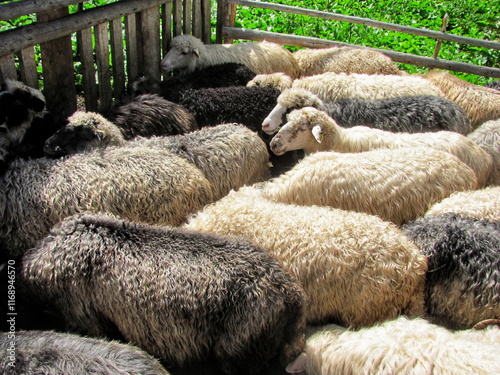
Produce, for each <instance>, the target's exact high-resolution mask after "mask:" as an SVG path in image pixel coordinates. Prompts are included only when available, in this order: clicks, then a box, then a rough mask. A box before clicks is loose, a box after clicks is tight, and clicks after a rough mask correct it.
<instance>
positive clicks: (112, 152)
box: [0, 147, 214, 256]
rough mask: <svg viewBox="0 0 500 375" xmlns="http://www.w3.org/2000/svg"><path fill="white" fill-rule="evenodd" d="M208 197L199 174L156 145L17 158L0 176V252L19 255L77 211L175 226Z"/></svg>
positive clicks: (209, 191) (207, 188) (210, 195)
mask: <svg viewBox="0 0 500 375" xmlns="http://www.w3.org/2000/svg"><path fill="white" fill-rule="evenodd" d="M213 198H214V195H213V192H212V186H211V185H210V182H209V181H208V180H207V179H206V178H205V176H204V175H203V173H202V171H200V170H199V169H198V168H196V167H195V166H194V165H193V164H191V163H189V162H187V161H186V160H184V159H183V158H181V157H179V156H177V155H174V154H172V153H171V152H169V151H167V150H162V149H159V148H154V149H153V148H147V147H133V148H132V147H108V148H106V149H104V150H95V151H93V152H89V153H84V154H76V155H73V156H71V157H67V158H62V159H54V160H53V159H46V158H40V159H35V160H29V161H26V160H19V161H16V162H15V163H13V164H12V165H11V168H10V169H9V170H8V171H7V173H6V174H5V175H3V176H2V177H1V178H0V251H1V253H2V255H10V256H19V255H22V254H23V253H24V252H25V251H26V249H28V248H30V247H32V246H33V245H34V244H35V243H36V241H37V240H39V239H40V238H42V237H43V236H45V235H46V234H47V233H48V232H49V230H50V228H51V227H52V226H53V225H54V224H55V223H57V222H58V221H60V220H61V219H63V218H65V217H67V216H70V215H72V214H75V213H77V212H83V211H91V212H109V213H113V214H115V215H119V216H121V217H123V218H126V219H129V220H132V221H143V222H147V223H152V224H165V225H180V224H181V223H182V222H183V221H184V220H185V217H186V215H187V214H188V213H191V212H194V211H197V210H199V209H200V208H201V207H203V206H204V205H205V204H206V203H209V202H211V201H212V200H213Z"/></svg>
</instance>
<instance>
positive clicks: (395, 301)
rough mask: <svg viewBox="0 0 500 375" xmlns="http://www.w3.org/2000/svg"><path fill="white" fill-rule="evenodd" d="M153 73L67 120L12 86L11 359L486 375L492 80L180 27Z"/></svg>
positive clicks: (496, 286) (0, 158) (5, 193)
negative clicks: (226, 41)
mask: <svg viewBox="0 0 500 375" xmlns="http://www.w3.org/2000/svg"><path fill="white" fill-rule="evenodd" d="M161 68H162V69H163V70H164V71H166V72H170V71H174V72H175V73H176V74H174V76H173V77H170V78H167V79H165V80H163V81H162V82H155V81H152V80H151V79H148V78H147V77H146V78H142V79H140V80H138V81H137V82H134V83H133V85H131V88H130V95H129V96H128V97H127V98H125V99H123V100H122V101H121V102H120V103H116V106H115V107H114V108H113V109H112V110H110V111H109V112H107V113H102V114H98V113H92V112H84V111H77V112H76V113H74V114H73V115H72V116H70V117H68V118H59V116H57V114H52V113H49V112H48V111H47V110H46V109H45V101H44V98H43V95H42V94H41V93H40V92H39V91H37V90H34V89H32V88H29V87H27V86H25V85H24V84H22V83H20V82H16V81H7V82H5V83H4V85H3V87H2V91H1V92H0V122H2V124H1V125H0V169H1V170H0V173H1V175H0V254H1V257H0V260H1V261H2V262H3V268H2V269H0V271H1V277H2V280H5V282H7V279H8V276H7V270H8V269H10V267H9V266H11V265H13V264H15V269H16V278H15V283H16V286H17V289H16V293H17V295H16V303H17V309H18V310H19V318H18V326H17V327H16V329H17V331H16V332H15V335H13V332H11V329H9V328H7V329H4V331H5V332H3V333H0V357H2V358H5V359H6V360H5V361H3V363H1V364H0V368H1V370H2V371H3V372H2V373H5V374H17V373H26V374H31V373H42V372H43V373H46V374H66V373H72V374H84V373H98V374H122V373H123V374H132V373H134V374H151V375H153V374H169V373H171V374H183V373H185V374H193V373H204V374H207V373H223V374H271V373H272V374H284V373H296V374H298V373H305V374H322V375H325V374H416V375H420V374H454V373H475V374H493V373H500V360H499V358H498V354H497V352H498V347H499V344H500V330H499V326H500V91H499V90H497V87H495V86H494V85H495V84H492V85H491V87H483V86H478V85H473V84H470V83H467V82H465V81H462V80H461V79H459V78H457V77H455V76H453V75H451V74H450V73H447V72H444V71H436V70H431V71H429V72H428V73H425V74H421V75H409V74H407V73H404V72H403V71H401V70H399V69H398V68H397V66H396V65H395V64H394V63H393V62H392V61H391V59H390V58H388V57H387V56H385V55H383V54H381V53H378V52H373V51H371V50H368V49H363V48H350V47H342V48H327V49H318V50H315V49H302V50H299V51H297V52H295V53H291V52H289V51H288V50H286V49H285V48H283V47H282V46H279V45H277V44H274V43H269V42H260V43H255V42H246V43H239V44H235V45H204V44H203V43H202V42H201V41H200V40H198V39H196V38H194V37H192V36H189V35H182V36H178V37H175V38H174V39H173V40H172V42H171V46H170V50H169V52H168V53H167V55H166V56H165V57H164V59H163V60H162V63H161ZM9 275H10V273H9ZM9 280H10V278H9ZM2 282H4V281H2ZM23 314H24V315H23ZM13 336H15V341H14V344H12V341H13V338H12V337H13ZM2 366H3V367H2Z"/></svg>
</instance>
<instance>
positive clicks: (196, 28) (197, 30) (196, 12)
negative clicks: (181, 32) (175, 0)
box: [192, 0, 203, 39]
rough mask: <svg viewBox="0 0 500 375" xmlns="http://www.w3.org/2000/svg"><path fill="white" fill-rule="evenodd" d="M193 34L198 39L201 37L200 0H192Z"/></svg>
mask: <svg viewBox="0 0 500 375" xmlns="http://www.w3.org/2000/svg"><path fill="white" fill-rule="evenodd" d="M192 23H193V35H194V36H195V37H197V38H199V39H202V38H203V29H202V18H201V0H193V21H192Z"/></svg>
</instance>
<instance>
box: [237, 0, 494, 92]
mask: <svg viewBox="0 0 500 375" xmlns="http://www.w3.org/2000/svg"><path fill="white" fill-rule="evenodd" d="M267 2H270V3H278V4H286V5H291V6H297V7H302V8H308V9H314V10H321V11H327V12H333V13H340V14H343V15H349V16H356V17H364V18H370V19H372V20H376V21H383V22H390V23H395V24H398V25H404V26H411V27H417V28H421V29H428V30H434V31H440V30H441V26H442V23H443V17H444V15H445V14H446V13H448V15H449V21H448V24H447V28H446V32H447V33H450V34H456V35H460V36H466V37H471V38H476V39H485V40H495V41H498V40H500V18H499V17H498V15H499V14H500V3H499V2H497V1H464V0H452V1H426V0H423V1H415V0H395V1H387V0H381V1H380V0H365V1H362V2H360V1H357V0H347V1H329V0H318V1H313V0H304V1H295V0H290V1H286V0H285V1H279V0H278V1H275V0H268V1H267ZM236 26H237V27H243V28H249V29H259V30H265V31H272V32H278V33H284V34H294V35H302V36H312V37H318V38H322V39H329V40H334V41H339V42H343V43H350V44H356V45H360V46H367V47H373V48H380V49H389V50H394V51H399V52H405V53H410V54H415V55H420V56H427V57H432V55H433V53H434V49H435V46H436V40H434V39H432V38H426V37H419V36H414V35H409V34H404V33H398V32H393V31H389V30H383V29H378V28H373V27H369V26H363V25H355V24H350V23H347V22H340V21H331V20H322V19H317V18H311V17H308V16H302V15H295V14H290V13H285V12H277V11H272V10H266V9H257V8H252V7H242V6H238V7H237V13H236ZM291 49H292V50H293V49H296V48H291ZM438 57H439V58H440V59H445V60H452V61H460V62H465V63H471V64H475V65H481V66H489V67H495V68H500V51H499V50H490V49H486V48H480V47H473V46H468V45H464V44H458V43H452V42H447V41H443V42H442V45H441V49H440V52H439V55H438ZM399 65H400V66H401V68H402V69H404V70H406V71H408V72H409V73H415V72H422V71H425V70H426V69H425V68H421V67H415V66H412V65H404V64H399ZM456 74H457V75H458V76H460V77H461V78H463V79H466V80H468V81H469V82H473V83H477V84H485V83H487V82H489V81H491V80H492V79H488V78H485V77H481V76H476V75H468V74H464V73H456Z"/></svg>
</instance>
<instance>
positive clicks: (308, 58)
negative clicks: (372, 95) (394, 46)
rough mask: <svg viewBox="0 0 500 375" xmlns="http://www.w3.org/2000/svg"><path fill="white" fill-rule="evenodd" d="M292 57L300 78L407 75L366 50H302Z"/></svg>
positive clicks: (379, 53)
mask: <svg viewBox="0 0 500 375" xmlns="http://www.w3.org/2000/svg"><path fill="white" fill-rule="evenodd" d="M293 57H295V59H296V60H297V63H298V64H299V67H300V70H301V72H302V74H301V76H302V77H305V76H312V75H315V74H322V73H326V72H331V73H337V74H339V73H346V74H352V73H358V74H394V75H405V74H407V73H405V72H403V71H402V70H400V69H399V68H398V67H397V65H396V64H395V63H394V62H393V61H392V59H391V58H390V57H389V56H387V55H384V54H383V53H381V52H377V51H374V50H372V49H368V48H352V47H331V48H303V49H299V50H297V51H295V52H294V53H293Z"/></svg>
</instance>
